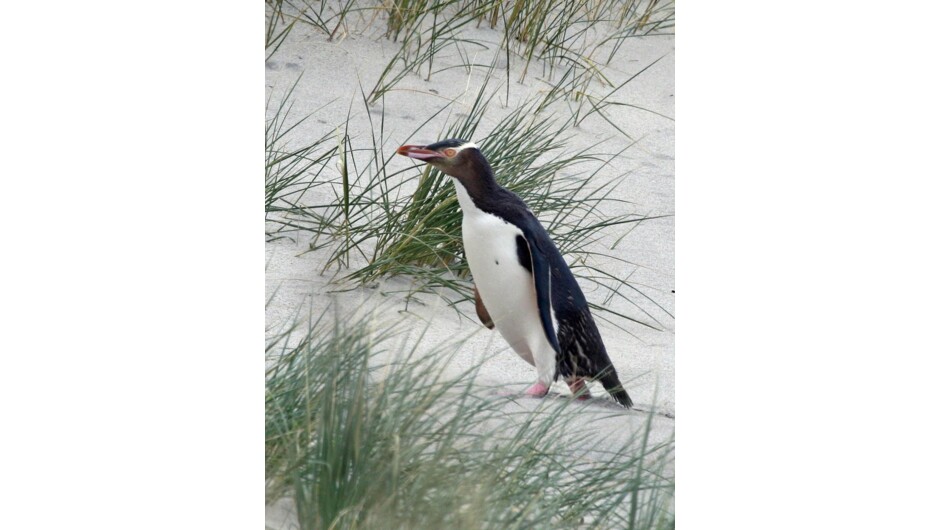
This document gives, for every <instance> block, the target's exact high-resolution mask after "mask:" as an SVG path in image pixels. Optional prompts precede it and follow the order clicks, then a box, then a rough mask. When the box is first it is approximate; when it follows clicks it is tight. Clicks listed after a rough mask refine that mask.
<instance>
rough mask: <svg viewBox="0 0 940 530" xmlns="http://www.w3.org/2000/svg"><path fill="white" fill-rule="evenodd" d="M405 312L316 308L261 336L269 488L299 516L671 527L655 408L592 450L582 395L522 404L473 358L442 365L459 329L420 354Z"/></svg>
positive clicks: (460, 524) (344, 524)
mask: <svg viewBox="0 0 940 530" xmlns="http://www.w3.org/2000/svg"><path fill="white" fill-rule="evenodd" d="M401 324H402V323H401V322H383V321H381V320H378V319H377V317H376V315H375V314H366V315H360V316H358V317H349V316H348V315H335V316H333V315H327V314H322V315H321V316H320V317H319V318H318V319H317V320H316V321H315V322H313V323H312V325H311V326H310V327H309V328H306V329H304V330H297V329H295V330H293V331H288V332H284V333H280V334H276V335H274V336H273V337H272V338H271V339H270V341H269V344H268V370H267V377H266V407H265V412H266V415H265V416H266V419H265V421H266V459H265V465H266V485H267V497H268V500H269V502H270V501H274V500H277V499H279V498H283V497H289V498H291V499H292V500H293V503H294V504H295V506H296V512H297V519H298V523H299V524H300V527H301V528H304V529H326V528H532V527H536V528H537V527H543V528H549V527H551V528H558V527H579V528H634V529H641V528H642V529H647V528H650V529H653V528H656V529H658V528H670V525H671V524H672V523H673V520H674V516H673V515H672V510H671V503H672V494H673V493H672V492H673V488H674V486H673V482H672V478H671V467H672V459H673V456H672V455H673V442H672V440H671V439H670V440H665V441H656V440H653V439H652V438H651V436H650V435H651V432H652V423H651V422H652V415H650V416H649V417H647V418H646V422H643V423H641V424H640V425H639V426H638V428H637V430H636V431H635V432H617V433H615V434H614V436H616V442H613V443H608V444H606V445H607V446H609V447H613V449H611V450H600V449H595V448H596V447H598V443H597V442H598V440H596V439H593V438H592V436H591V434H590V433H589V432H586V431H572V430H571V429H569V428H568V427H569V426H571V425H577V424H578V423H577V422H578V421H579V418H578V416H579V414H584V413H585V409H584V407H583V406H581V405H580V403H579V402H577V401H574V400H570V399H558V400H552V399H548V400H545V401H543V402H541V403H540V405H539V406H538V407H536V409H535V410H534V411H527V410H524V408H520V407H518V406H517V405H515V404H513V403H512V401H511V400H507V399H506V398H501V397H492V394H491V393H490V392H488V391H486V390H484V389H483V388H482V387H480V385H479V384H477V383H476V382H475V377H474V373H473V371H470V372H466V373H463V374H462V375H461V374H457V375H456V377H455V378H445V377H444V376H443V375H442V374H443V373H444V370H443V367H444V365H446V363H447V360H448V358H449V357H450V356H451V355H452V354H453V353H454V352H455V351H456V350H457V349H459V348H460V346H461V343H460V341H455V342H453V343H449V344H441V345H438V346H436V347H434V348H431V351H429V352H422V353H421V354H420V355H419V354H418V353H416V350H415V347H414V345H415V344H417V343H418V342H420V341H421V339H423V338H424V337H421V336H418V337H410V338H409V339H408V340H404V338H403V336H402V335H401V333H400V332H399V331H398V330H400V329H404V326H402V325H401ZM603 414H608V415H609V414H615V415H628V414H632V413H628V412H620V411H618V412H607V413H602V414H601V415H600V416H598V418H602V417H603ZM594 436H596V435H594ZM607 442H611V440H608V441H607Z"/></svg>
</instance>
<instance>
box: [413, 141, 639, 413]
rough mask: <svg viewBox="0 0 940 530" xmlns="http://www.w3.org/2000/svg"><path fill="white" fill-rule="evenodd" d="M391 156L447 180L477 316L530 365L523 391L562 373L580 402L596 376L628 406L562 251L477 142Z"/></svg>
mask: <svg viewBox="0 0 940 530" xmlns="http://www.w3.org/2000/svg"><path fill="white" fill-rule="evenodd" d="M397 153H398V154H399V155H404V156H407V157H411V158H414V159H417V160H420V161H422V162H426V163H428V164H431V165H432V166H434V167H435V168H437V169H438V170H440V171H441V172H443V173H444V174H445V175H449V176H450V177H451V178H452V180H453V182H454V187H455V188H456V189H457V199H458V201H459V202H460V208H461V210H463V224H462V231H463V244H464V253H465V254H466V257H467V264H468V265H469V266H470V273H471V274H472V275H473V281H474V284H475V288H474V294H475V297H476V310H477V315H478V316H479V317H480V320H481V321H482V322H483V324H484V325H486V327H488V328H491V329H492V328H493V326H494V325H495V327H496V329H497V330H499V332H500V334H501V335H502V336H503V338H505V339H506V342H508V343H509V345H510V346H511V347H512V349H513V350H515V352H516V353H517V354H519V356H520V357H522V358H523V359H524V360H526V361H527V362H528V363H529V364H532V365H534V366H535V370H536V372H537V374H538V378H537V380H536V382H535V384H533V385H532V386H531V387H529V389H528V390H526V394H527V395H530V396H539V397H541V396H544V395H545V394H547V393H548V391H549V388H550V387H551V385H552V382H554V381H555V380H557V379H558V376H559V375H560V376H561V377H562V378H564V380H565V382H566V383H567V384H568V386H569V388H571V391H572V393H574V394H577V395H579V397H581V398H582V399H586V398H587V397H589V394H588V389H587V387H586V386H585V385H584V379H585V378H587V379H589V380H595V379H597V380H600V382H601V384H603V385H604V388H605V389H607V391H608V392H610V395H611V396H613V398H614V399H615V400H617V402H618V403H620V404H621V405H623V406H624V407H627V408H630V407H632V406H633V402H632V401H631V400H630V396H629V395H628V394H627V392H626V390H624V388H623V386H622V385H621V384H620V379H619V378H618V377H617V371H616V370H614V367H613V365H612V364H611V362H610V358H609V357H608V356H607V350H606V349H605V348H604V342H603V341H602V340H601V335H600V332H598V330H597V325H596V324H595V323H594V319H593V318H592V317H591V311H590V310H589V309H588V305H587V300H586V299H585V298H584V294H583V293H582V292H581V288H580V287H578V283H577V281H575V278H574V275H573V274H572V273H571V270H570V269H569V268H568V265H567V264H566V263H565V260H564V259H563V258H562V257H561V253H560V252H559V251H558V248H557V247H555V244H554V243H553V242H552V240H551V238H550V237H549V235H548V232H546V231H545V228H543V227H542V225H541V223H539V220H538V219H537V218H536V217H535V215H534V214H533V213H532V211H531V210H529V208H528V207H527V206H526V205H525V203H524V202H522V199H520V198H519V197H518V196H517V195H516V194H514V193H512V192H511V191H509V190H507V189H505V188H503V187H502V186H500V185H499V184H497V183H496V178H495V176H494V175H493V170H492V168H490V164H489V163H488V162H487V161H486V158H484V157H483V153H481V152H480V149H479V148H478V147H477V146H476V144H474V143H472V142H467V141H464V140H459V139H450V140H443V141H440V142H437V143H433V144H430V145H424V146H419V145H403V146H401V147H399V148H398V151H397Z"/></svg>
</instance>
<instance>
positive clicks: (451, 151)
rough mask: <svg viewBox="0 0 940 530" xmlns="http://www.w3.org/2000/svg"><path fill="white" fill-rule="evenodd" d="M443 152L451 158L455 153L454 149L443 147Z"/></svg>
mask: <svg viewBox="0 0 940 530" xmlns="http://www.w3.org/2000/svg"><path fill="white" fill-rule="evenodd" d="M444 154H445V155H447V158H453V156H454V155H456V154H457V150H456V149H444Z"/></svg>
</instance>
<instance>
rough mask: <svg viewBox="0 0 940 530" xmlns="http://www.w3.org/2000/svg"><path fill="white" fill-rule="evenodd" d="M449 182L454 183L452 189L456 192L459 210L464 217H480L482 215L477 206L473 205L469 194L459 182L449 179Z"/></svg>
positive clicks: (453, 178)
mask: <svg viewBox="0 0 940 530" xmlns="http://www.w3.org/2000/svg"><path fill="white" fill-rule="evenodd" d="M450 180H452V181H453V183H454V189H456V190H457V202H459V203H460V209H461V210H463V214H464V215H480V214H482V213H483V211H482V210H480V209H479V208H477V205H476V204H474V202H473V199H472V198H471V197H470V193H469V192H468V191H467V188H465V187H464V185H463V184H461V183H460V180H459V179H457V178H455V177H451V178H450Z"/></svg>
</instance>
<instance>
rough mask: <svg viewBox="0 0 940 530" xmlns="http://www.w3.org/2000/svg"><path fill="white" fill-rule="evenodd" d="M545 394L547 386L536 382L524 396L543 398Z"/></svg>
mask: <svg viewBox="0 0 940 530" xmlns="http://www.w3.org/2000/svg"><path fill="white" fill-rule="evenodd" d="M545 394H548V386H547V385H545V384H544V383H542V382H541V381H539V382H536V383H535V384H534V385H532V386H530V387H529V388H528V389H527V390H526V391H525V395H527V396H532V397H545Z"/></svg>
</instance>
